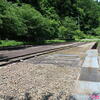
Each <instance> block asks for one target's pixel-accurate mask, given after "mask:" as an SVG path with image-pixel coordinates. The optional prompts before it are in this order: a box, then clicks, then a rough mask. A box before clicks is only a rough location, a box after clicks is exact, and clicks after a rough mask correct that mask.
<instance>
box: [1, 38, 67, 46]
mask: <svg viewBox="0 0 100 100" xmlns="http://www.w3.org/2000/svg"><path fill="white" fill-rule="evenodd" d="M63 42H66V40H58V39H55V40H45V41H44V42H38V43H37V42H19V41H15V40H0V47H5V46H19V45H39V44H42V45H43V44H53V43H63Z"/></svg>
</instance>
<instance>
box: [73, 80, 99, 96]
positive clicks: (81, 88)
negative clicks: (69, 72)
mask: <svg viewBox="0 0 100 100" xmlns="http://www.w3.org/2000/svg"><path fill="white" fill-rule="evenodd" d="M93 93H100V82H87V81H76V82H75V94H83V95H90V94H93Z"/></svg>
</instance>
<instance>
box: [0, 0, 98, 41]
mask: <svg viewBox="0 0 100 100" xmlns="http://www.w3.org/2000/svg"><path fill="white" fill-rule="evenodd" d="M99 11H100V3H98V2H96V1H94V0H0V38H1V39H6V38H8V39H18V38H19V37H24V38H25V39H31V41H43V40H46V39H54V38H61V39H77V38H84V35H85V34H88V35H94V36H95V35H96V36H99V35H100V34H99V33H100V12H99Z"/></svg>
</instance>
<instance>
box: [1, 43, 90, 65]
mask: <svg viewBox="0 0 100 100" xmlns="http://www.w3.org/2000/svg"><path fill="white" fill-rule="evenodd" d="M86 43H88V42H78V43H72V44H68V45H63V46H59V47H54V48H52V49H47V50H44V51H40V52H35V53H34V52H33V53H28V54H24V55H20V56H14V57H7V58H3V59H0V67H1V66H5V65H8V64H11V63H15V62H20V61H23V60H26V59H29V58H33V57H36V56H40V55H44V54H48V53H52V52H56V51H60V50H64V49H68V48H72V47H77V46H80V45H84V44H86Z"/></svg>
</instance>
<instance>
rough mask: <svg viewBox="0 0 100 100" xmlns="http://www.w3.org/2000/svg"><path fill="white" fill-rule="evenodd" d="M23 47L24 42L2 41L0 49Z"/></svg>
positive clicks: (0, 41)
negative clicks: (4, 47)
mask: <svg viewBox="0 0 100 100" xmlns="http://www.w3.org/2000/svg"><path fill="white" fill-rule="evenodd" d="M18 45H23V42H18V41H15V40H0V47H3V46H18Z"/></svg>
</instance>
